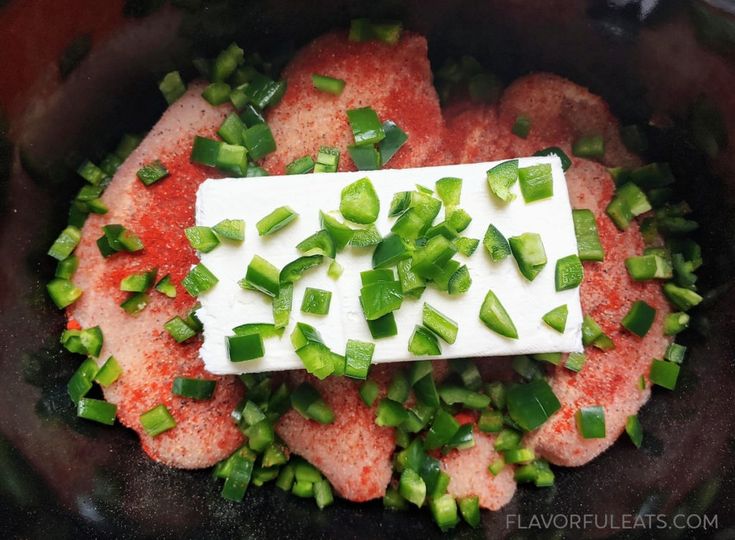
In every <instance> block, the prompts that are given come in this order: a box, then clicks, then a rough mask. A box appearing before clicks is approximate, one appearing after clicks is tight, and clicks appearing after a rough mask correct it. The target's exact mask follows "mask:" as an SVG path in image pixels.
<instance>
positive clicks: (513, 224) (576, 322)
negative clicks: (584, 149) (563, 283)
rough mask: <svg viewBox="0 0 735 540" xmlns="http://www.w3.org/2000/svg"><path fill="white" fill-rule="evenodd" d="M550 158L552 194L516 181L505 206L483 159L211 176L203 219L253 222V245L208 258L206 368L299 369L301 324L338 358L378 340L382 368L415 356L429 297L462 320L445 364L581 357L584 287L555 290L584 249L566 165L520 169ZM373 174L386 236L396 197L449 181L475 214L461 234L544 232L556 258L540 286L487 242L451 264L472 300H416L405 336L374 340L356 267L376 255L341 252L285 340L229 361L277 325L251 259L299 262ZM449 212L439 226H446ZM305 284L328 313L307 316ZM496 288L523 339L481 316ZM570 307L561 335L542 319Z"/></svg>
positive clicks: (202, 202)
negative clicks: (262, 224) (568, 263)
mask: <svg viewBox="0 0 735 540" xmlns="http://www.w3.org/2000/svg"><path fill="white" fill-rule="evenodd" d="M539 163H550V164H551V165H552V170H553V177H554V196H553V197H551V198H549V199H546V200H542V201H536V202H533V203H528V204H527V203H525V202H524V200H523V197H522V196H521V195H520V189H519V187H518V184H516V185H515V186H514V187H513V192H514V193H516V194H517V197H516V199H515V200H513V201H512V202H510V203H509V204H502V203H500V202H499V201H498V200H497V199H496V198H495V197H494V196H493V195H492V194H491V193H490V190H489V188H488V186H487V181H486V171H487V170H488V169H490V168H491V167H492V166H493V165H495V164H497V162H496V163H476V164H468V165H451V166H441V167H426V168H417V169H401V170H398V169H388V170H382V171H362V172H349V173H331V174H330V173H321V174H305V175H292V176H276V177H259V178H239V179H221V180H207V181H206V182H204V183H203V184H202V185H201V186H200V188H199V191H198V193H197V201H196V224H197V225H203V226H213V225H215V224H216V223H218V222H220V221H221V220H223V219H243V220H245V222H246V233H245V241H244V242H243V243H241V244H235V243H232V242H228V241H223V242H222V243H221V244H220V245H219V246H218V247H217V248H215V249H214V250H213V251H211V252H210V253H204V254H201V261H202V263H203V264H204V265H205V266H207V268H209V269H210V270H211V271H212V272H213V273H214V274H215V275H216V276H217V277H218V278H219V283H218V284H217V285H216V286H215V287H214V288H213V289H211V290H210V291H208V292H207V293H205V294H203V295H201V296H200V298H199V300H200V302H201V304H202V307H201V309H200V310H199V312H198V314H199V318H200V319H201V321H202V323H203V324H204V344H203V345H202V347H201V350H200V355H201V358H202V359H203V360H204V364H205V367H206V369H207V370H208V371H210V372H211V373H215V374H228V373H251V372H259V371H278V370H284V369H300V368H303V365H302V364H301V360H300V359H299V357H298V356H297V355H296V353H295V352H294V350H293V347H292V345H291V340H290V339H289V336H290V334H291V331H292V329H293V326H294V324H295V323H296V322H297V321H303V322H306V323H308V324H311V325H313V326H314V327H316V328H317V330H319V332H320V333H321V335H322V337H323V338H324V342H325V344H326V345H327V346H329V347H330V348H331V349H332V350H333V351H335V352H337V353H340V354H343V353H344V349H345V343H346V341H347V339H357V340H363V341H374V343H375V344H376V346H375V354H374V357H373V362H374V363H379V362H402V361H408V360H419V359H424V358H426V357H415V356H413V355H412V354H410V353H409V352H408V340H409V338H410V336H411V334H412V332H413V329H414V327H415V326H416V325H417V324H421V318H422V317H421V313H422V307H423V304H424V302H428V303H429V304H431V305H432V306H434V307H435V308H436V309H438V310H439V311H440V312H441V313H443V314H444V315H446V316H448V317H450V318H452V319H454V320H455V321H456V322H457V323H458V325H459V333H458V337H457V340H456V342H455V343H454V344H453V345H448V344H446V343H443V342H441V347H442V355H441V357H442V358H469V357H483V356H505V355H516V354H524V353H540V352H557V351H562V352H572V351H582V341H581V336H582V334H581V326H582V309H581V306H580V299H579V289H578V288H577V289H572V290H568V291H563V292H556V290H555V286H554V268H555V265H556V261H557V259H559V258H561V257H564V256H566V255H570V254H573V253H576V252H577V242H576V238H575V234H574V225H573V223H572V214H571V207H570V204H569V195H568V192H567V185H566V181H565V178H564V173H563V171H562V167H561V163H560V161H559V159H558V158H556V157H554V156H552V157H532V158H521V159H520V164H519V165H520V166H521V167H526V166H529V165H536V164H539ZM365 176H367V177H368V178H370V180H371V181H372V183H373V186H374V187H375V190H376V192H377V193H378V196H379V197H380V205H381V206H380V216H379V217H378V220H377V222H376V226H377V227H378V230H379V231H380V233H381V234H382V235H383V236H386V235H387V234H388V233H389V231H390V228H391V226H392V224H393V222H394V221H395V219H394V218H388V208H389V205H390V202H391V199H392V197H393V195H394V194H395V193H396V192H399V191H411V190H414V189H415V186H416V184H421V185H423V186H427V187H430V188H433V187H434V183H435V182H436V180H438V179H440V178H443V177H457V178H461V179H462V180H463V183H462V198H461V204H460V207H461V208H463V209H464V210H465V211H467V212H468V213H469V215H470V216H472V223H471V224H470V225H469V227H468V228H467V229H466V230H465V231H464V232H462V235H463V236H467V237H470V238H478V239H480V240H481V241H482V238H483V236H484V234H485V231H486V229H487V226H488V224H490V223H492V224H493V225H495V226H496V227H497V228H498V229H499V230H500V231H501V232H502V233H503V235H505V237H506V238H508V237H510V236H516V235H519V234H522V233H524V232H536V233H539V234H540V235H541V238H542V240H543V243H544V248H545V250H546V256H547V260H548V263H547V264H546V267H545V268H544V269H543V270H542V272H541V273H540V274H539V275H538V276H537V277H536V279H535V280H534V281H532V282H529V281H527V280H526V279H525V278H524V277H523V276H522V275H521V274H520V272H519V271H518V267H517V265H516V263H515V260H514V259H513V257H512V256H511V257H508V258H507V259H505V260H504V261H502V262H500V263H493V262H492V261H491V260H490V257H489V255H488V253H487V251H486V250H485V248H484V247H483V246H482V243H481V244H480V246H479V247H478V249H477V251H476V252H475V253H474V254H473V255H472V256H471V257H469V258H466V257H463V256H462V255H460V254H458V255H456V256H455V258H456V259H457V260H458V261H460V262H461V263H462V264H466V265H467V267H468V268H469V271H470V275H471V277H472V286H471V288H470V290H469V291H468V292H467V293H465V294H464V295H460V296H449V295H448V294H446V293H443V292H440V291H438V290H436V289H434V288H432V287H427V289H426V291H425V292H424V294H423V295H422V296H421V298H420V299H419V300H415V299H411V298H405V299H404V301H403V306H402V307H401V309H399V310H398V311H396V312H395V317H396V322H397V325H398V335H396V336H394V337H390V338H385V339H379V340H373V339H372V338H371V336H370V332H369V330H368V327H367V324H366V322H365V319H364V317H363V314H362V310H361V308H360V303H359V299H358V296H359V292H360V287H361V283H360V272H362V271H364V270H370V269H371V268H372V265H371V256H372V252H373V248H367V249H357V248H351V247H349V246H348V247H347V248H345V250H344V251H342V252H341V253H338V254H337V261H338V262H339V264H341V265H342V266H343V267H344V273H343V274H342V276H341V277H340V278H339V279H338V280H333V279H331V278H330V277H328V276H327V268H328V266H329V265H328V263H325V264H323V265H322V266H320V267H318V268H316V269H313V270H310V271H309V272H308V273H307V274H306V275H305V276H304V277H303V278H302V279H301V280H300V281H298V282H297V283H296V285H295V287H294V295H293V310H292V312H291V321H290V324H289V326H288V327H287V328H286V331H285V332H284V335H283V337H282V338H281V339H278V338H270V339H266V340H265V350H266V354H265V356H264V357H263V358H261V359H258V360H252V361H247V362H239V363H232V362H230V361H229V359H228V355H227V349H226V345H225V338H226V336H228V335H232V329H233V328H234V327H235V326H238V325H241V324H244V323H257V322H272V321H273V316H272V310H271V302H270V298H268V297H266V296H265V295H263V294H261V293H259V292H255V291H246V290H243V289H242V288H241V287H240V286H239V285H238V281H239V280H240V279H242V278H243V277H244V275H245V271H246V268H247V265H248V264H249V263H250V261H251V259H252V258H253V256H254V255H256V254H257V255H260V256H261V257H263V258H265V259H266V260H268V261H269V262H270V263H272V264H274V265H275V266H276V267H278V268H282V267H283V266H284V265H286V264H287V263H289V262H290V261H292V260H294V259H296V258H297V257H299V256H300V254H299V253H298V251H297V250H296V247H295V246H296V244H298V243H299V242H300V241H301V240H303V239H304V238H306V237H308V236H310V235H311V234H313V233H315V232H316V231H318V230H319V229H320V228H321V227H320V225H319V211H320V210H324V211H325V212H330V211H334V210H336V209H337V208H338V207H339V203H340V192H341V190H342V188H343V187H345V186H346V185H348V184H350V183H351V182H354V181H355V180H357V179H359V178H363V177H365ZM280 206H289V207H290V208H292V209H293V210H295V211H296V212H297V213H298V214H299V217H298V218H297V220H296V221H295V222H293V223H291V224H290V225H288V226H287V227H286V228H285V229H283V230H281V231H279V232H277V233H275V234H273V235H272V236H265V237H260V236H258V233H257V230H256V229H255V223H256V222H257V221H258V220H260V219H261V218H262V217H263V216H265V215H267V214H268V213H270V212H271V211H272V210H274V209H275V208H277V207H280ZM443 215H444V210H443V209H442V212H441V213H440V214H439V216H437V219H436V220H435V223H438V222H440V221H441V220H442V219H443ZM306 287H316V288H320V289H325V290H329V291H332V302H331V307H330V310H329V314H328V315H326V316H316V315H309V314H305V313H302V312H301V311H300V307H301V301H302V299H303V295H304V290H305V288H306ZM489 289H492V290H493V291H494V292H495V294H496V295H497V296H498V298H499V299H500V301H501V302H502V304H503V305H504V307H505V309H506V310H507V311H508V313H509V314H510V316H511V318H512V319H513V322H514V323H515V326H516V328H517V329H518V336H519V338H518V339H516V340H513V339H507V338H504V337H501V336H499V335H498V334H496V333H494V332H492V331H491V330H490V329H489V328H487V327H486V326H485V325H484V324H483V323H482V322H481V321H480V319H479V312H480V305H481V304H482V302H483V300H484V298H485V295H486V294H487V291H488V290H489ZM561 304H567V306H568V308H569V316H568V319H567V326H566V331H565V332H564V333H563V334H559V333H558V332H556V331H555V330H552V329H551V328H549V327H548V326H547V325H546V324H545V323H543V321H542V320H541V317H542V316H543V315H544V314H545V313H547V312H548V311H550V310H551V309H553V308H555V307H557V306H559V305H561Z"/></svg>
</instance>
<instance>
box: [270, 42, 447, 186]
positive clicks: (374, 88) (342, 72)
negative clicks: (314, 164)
mask: <svg viewBox="0 0 735 540" xmlns="http://www.w3.org/2000/svg"><path fill="white" fill-rule="evenodd" d="M427 50H428V48H427V44H426V39H425V38H424V37H422V36H419V35H417V34H413V33H411V32H404V33H403V35H402V36H401V40H400V42H399V43H398V44H396V45H388V44H386V43H381V42H378V41H371V42H368V43H355V42H352V41H349V40H348V39H347V35H346V33H345V32H332V33H329V34H325V35H323V36H321V37H319V38H317V39H315V40H314V41H312V42H311V43H309V44H308V45H306V46H305V47H304V48H303V49H302V50H301V51H299V52H298V53H297V54H296V56H295V57H294V59H293V60H292V61H291V62H290V63H289V65H288V66H287V67H286V69H285V70H284V72H283V77H284V78H285V79H286V81H287V83H288V86H287V90H286V94H285V95H284V97H283V99H282V100H281V102H280V103H279V104H278V105H277V106H276V107H274V108H273V110H271V111H269V113H268V125H269V126H270V127H271V130H272V131H273V136H274V137H275V139H276V141H277V145H278V149H277V150H276V152H274V153H273V154H270V155H269V156H267V157H266V158H265V160H264V164H263V166H264V167H265V168H266V169H267V170H268V171H269V172H270V173H271V174H284V172H285V167H286V165H288V164H289V163H290V162H291V161H293V160H294V159H297V158H300V157H302V156H304V155H310V156H313V157H316V154H317V152H318V151H319V148H320V147H321V146H336V147H337V148H339V150H340V151H341V152H342V156H341V159H340V170H342V171H344V170H355V167H354V164H353V163H352V160H351V159H350V158H349V156H348V154H347V146H348V145H350V144H352V142H353V136H352V131H351V129H350V125H349V122H348V120H347V114H346V112H347V110H348V109H355V108H358V107H368V106H369V107H372V108H373V109H374V110H375V112H376V113H378V116H379V117H380V119H381V120H383V121H385V120H392V121H393V122H395V123H396V124H398V125H399V126H400V127H401V129H403V130H404V131H405V132H406V133H407V134H408V142H407V143H406V144H405V146H404V147H403V148H401V151H400V152H399V153H398V154H396V155H395V157H394V158H393V159H392V160H391V161H390V163H389V164H388V167H390V168H392V169H400V168H404V167H420V166H424V165H430V164H436V163H437V161H440V160H443V159H444V157H443V150H442V143H443V138H442V134H443V130H444V120H443V118H442V115H441V110H440V109H439V100H438V98H437V95H436V90H435V89H434V86H433V84H432V75H431V66H430V65H429V59H428V57H427ZM314 73H317V74H321V75H328V76H330V77H335V78H338V79H342V80H344V81H345V88H344V91H343V92H342V94H341V95H339V96H335V95H332V94H329V93H326V92H322V91H319V90H317V89H315V88H314V85H313V83H312V80H311V76H312V74H314ZM437 154H439V155H440V156H441V157H439V158H437Z"/></svg>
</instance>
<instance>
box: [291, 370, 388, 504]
mask: <svg viewBox="0 0 735 540" xmlns="http://www.w3.org/2000/svg"><path fill="white" fill-rule="evenodd" d="M305 379H306V380H308V382H309V383H310V384H312V385H313V386H314V387H315V388H316V389H317V390H319V392H320V393H321V395H322V396H323V398H324V400H325V401H326V402H327V404H328V405H329V406H330V407H331V408H332V410H333V411H334V415H335V420H334V423H332V424H326V425H324V424H319V423H317V422H314V421H313V420H306V419H305V418H304V417H302V416H301V415H300V414H299V413H298V412H296V411H295V410H294V409H290V410H289V411H288V412H286V414H284V415H283V416H282V417H281V419H280V421H279V422H278V426H277V432H278V434H279V435H280V436H281V438H282V439H283V441H284V442H285V443H286V445H287V446H288V447H289V449H290V450H291V451H292V452H294V453H296V454H299V455H301V456H303V457H304V458H306V459H307V460H308V461H309V462H311V463H312V464H313V465H315V466H316V467H318V468H319V470H321V471H322V472H323V473H324V476H326V477H327V478H328V479H329V482H330V483H331V484H332V486H334V489H335V490H336V491H337V493H338V494H339V495H340V496H342V497H344V498H346V499H349V500H351V501H356V502H362V501H368V500H370V499H375V498H376V497H382V496H383V495H384V494H385V488H386V486H387V485H388V483H389V482H390V479H391V476H392V474H393V466H392V463H391V456H392V455H393V449H394V448H395V445H396V442H395V437H394V435H393V429H389V428H383V427H379V426H377V425H376V424H375V407H376V405H377V400H376V403H375V404H373V406H372V407H367V406H366V405H365V403H364V402H363V401H362V399H361V398H360V394H359V393H358V391H357V389H358V387H359V383H358V382H357V381H354V380H351V379H347V378H343V377H328V378H327V379H325V380H324V381H318V380H316V379H315V378H314V377H311V376H307V375H306V374H305V373H304V372H303V371H299V372H292V373H291V381H292V383H294V384H297V383H299V382H301V381H303V380H305ZM383 386H384V385H383Z"/></svg>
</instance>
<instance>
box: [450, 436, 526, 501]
mask: <svg viewBox="0 0 735 540" xmlns="http://www.w3.org/2000/svg"><path fill="white" fill-rule="evenodd" d="M474 439H475V445H474V446H473V447H472V448H468V449H466V450H452V451H451V452H449V454H447V455H446V456H444V457H442V458H441V467H442V470H443V471H444V472H445V473H447V474H448V475H449V476H450V480H449V487H448V488H447V491H448V492H449V494H450V495H452V496H454V497H457V498H462V497H471V496H477V497H479V499H480V506H481V507H482V508H487V509H488V510H498V509H500V508H502V507H503V506H505V505H506V504H507V503H508V502H509V501H510V500H511V499H512V498H513V494H514V493H515V491H516V481H515V480H514V478H513V467H512V466H510V465H506V466H505V467H504V468H503V470H502V471H500V473H498V475H497V476H493V474H492V473H491V472H490V471H489V470H488V465H490V464H491V463H492V462H494V461H495V460H496V459H498V458H499V457H501V456H500V454H499V453H498V452H497V451H496V450H495V448H494V447H493V443H494V442H495V437H493V436H492V435H487V434H485V433H482V432H480V431H478V429H477V428H475V432H474Z"/></svg>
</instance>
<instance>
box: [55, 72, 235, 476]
mask: <svg viewBox="0 0 735 540" xmlns="http://www.w3.org/2000/svg"><path fill="white" fill-rule="evenodd" d="M202 89H203V85H201V84H196V85H193V86H192V87H191V88H190V90H189V91H188V92H187V93H186V94H185V95H184V96H183V97H181V98H180V99H179V100H178V101H176V102H175V103H174V104H173V105H171V106H170V107H169V108H168V110H167V111H166V112H165V113H164V114H163V116H162V117H161V119H160V120H159V121H158V123H156V125H155V126H153V128H152V129H151V131H150V133H149V134H148V135H147V136H146V138H145V140H144V141H143V142H142V143H141V145H140V146H139V147H138V148H137V149H136V150H135V151H134V152H133V154H131V156H130V157H129V158H128V159H127V160H126V161H125V163H124V164H123V165H122V166H121V167H120V169H119V170H118V171H117V173H116V174H115V177H114V179H113V181H112V183H111V184H110V186H109V188H108V189H107V190H106V192H105V194H104V196H103V200H104V202H105V203H106V204H107V206H108V207H109V209H110V210H109V212H108V213H107V214H104V215H94V214H92V215H91V216H90V217H89V219H88V220H87V222H86V224H85V225H84V229H83V236H82V242H81V244H80V245H79V247H78V248H77V255H78V256H79V259H80V265H79V269H78V270H77V272H76V274H75V276H74V281H75V282H76V283H77V285H78V286H79V287H81V289H82V290H83V291H84V293H83V295H82V297H81V299H80V300H79V301H78V302H77V303H76V304H74V305H73V306H72V307H71V308H70V309H69V310H68V316H69V318H70V321H75V322H76V323H78V324H80V325H81V326H82V327H85V328H87V327H91V326H95V325H99V326H100V327H101V328H102V331H103V334H104V348H103V350H102V354H101V355H100V359H101V360H104V359H106V358H107V356H109V355H114V356H115V358H116V359H117V361H118V362H119V363H120V365H121V366H122V369H123V374H122V376H121V377H120V379H118V381H117V382H115V383H114V384H112V385H111V386H109V387H108V388H106V389H104V393H105V398H106V399H107V400H108V401H110V402H112V403H115V404H117V406H118V419H119V420H120V421H121V422H122V423H123V424H124V425H126V426H128V427H130V428H132V429H134V430H135V431H137V432H138V434H139V435H140V439H141V443H142V445H143V448H144V449H145V451H146V452H147V453H148V454H149V455H150V456H151V457H152V458H153V459H155V460H157V461H161V462H163V463H166V464H167V465H171V466H174V467H182V468H199V467H207V466H209V465H212V464H214V463H216V462H217V461H219V460H221V459H223V458H225V457H227V456H228V455H229V454H230V453H232V452H233V451H234V450H235V449H236V448H237V447H238V446H239V445H240V444H242V435H241V434H240V432H239V430H238V429H237V427H236V426H235V424H234V423H233V422H232V421H231V420H230V417H229V415H230V412H231V411H232V409H233V408H234V407H235V405H236V404H237V402H238V401H239V399H240V397H241V396H242V388H241V385H240V383H239V382H238V381H237V380H236V379H235V378H233V377H214V376H211V375H209V374H207V373H205V372H204V366H203V364H202V362H201V360H200V359H199V356H198V349H199V341H195V342H193V343H187V344H177V343H176V342H175V341H174V340H173V339H172V338H171V337H170V336H169V334H168V333H167V332H166V330H164V328H163V324H164V323H165V322H166V321H167V320H169V319H170V318H171V317H173V316H175V315H186V313H187V312H188V311H189V309H191V308H192V307H193V305H194V303H195V300H194V299H193V298H192V297H191V296H189V295H188V294H187V292H186V291H185V290H184V288H183V287H182V286H180V285H178V283H179V282H180V281H181V279H182V278H183V277H184V276H185V275H186V273H187V272H188V270H189V268H190V266H191V265H192V264H195V263H196V262H197V258H196V255H195V254H194V250H193V249H192V248H191V247H190V246H189V243H188V242H187V240H186V238H185V236H184V228H186V227H189V226H191V225H193V224H194V223H193V222H194V199H195V194H196V189H197V186H198V185H199V183H200V182H201V181H203V180H204V179H206V178H208V177H209V176H212V174H213V171H212V170H211V169H208V168H205V167H199V166H196V165H192V164H190V163H189V154H190V152H191V145H192V142H193V140H194V136H195V135H197V134H199V135H205V136H212V135H213V134H214V131H215V130H216V128H217V126H218V125H219V124H220V123H221V122H222V120H223V119H224V117H225V115H226V114H227V112H228V108H227V107H220V108H214V107H212V106H211V105H209V104H208V103H207V102H206V101H204V100H203V99H202V97H201V95H200V94H201V91H202ZM156 159H159V160H161V162H162V163H163V164H164V165H165V166H166V167H167V168H168V170H169V171H170V172H171V175H170V176H169V177H167V178H165V179H163V180H161V181H159V182H158V183H156V184H154V185H152V186H150V187H146V186H144V185H143V183H142V182H141V181H140V180H138V178H137V177H136V172H137V171H138V169H139V168H140V167H141V166H143V165H144V164H147V163H150V162H151V161H154V160H156ZM110 223H119V224H121V225H124V226H125V227H127V228H129V229H130V230H132V231H133V232H135V233H136V234H138V235H139V236H140V237H141V239H142V240H143V243H144V245H145V248H144V249H143V251H141V252H139V253H136V254H129V253H118V254H115V255H113V256H111V257H109V258H107V259H105V258H103V257H102V255H101V254H100V252H99V249H98V248H97V245H96V240H97V239H98V238H99V237H100V236H101V235H102V226H103V225H106V224H110ZM155 267H157V268H158V276H159V278H161V277H163V276H164V275H166V274H168V273H170V274H171V277H172V279H173V282H174V283H176V284H177V287H176V288H177V293H178V295H177V297H176V299H175V300H172V299H169V298H167V297H165V296H163V295H162V294H159V293H157V292H151V302H150V304H149V305H148V307H146V308H145V309H144V310H143V311H142V312H141V313H140V314H138V315H136V316H130V315H128V314H127V313H125V312H124V311H123V309H122V308H121V307H120V305H119V304H120V302H121V301H123V300H124V298H125V296H126V294H127V293H122V292H121V291H120V280H121V279H122V278H123V277H125V276H126V275H128V274H130V273H132V272H140V271H146V270H149V269H151V268H155ZM178 376H188V377H202V376H203V377H207V378H211V379H216V380H217V381H218V384H217V388H216V390H215V394H214V398H213V399H212V400H211V401H194V400H191V399H185V398H180V397H177V396H174V395H173V394H172V393H171V385H172V383H173V380H174V378H176V377H178ZM159 403H163V404H164V405H166V406H167V407H168V409H169V411H170V412H171V414H172V415H173V417H174V419H175V420H176V422H177V425H176V427H175V428H174V429H172V430H170V431H167V432H166V433H163V434H161V435H159V436H157V437H150V436H148V435H146V434H145V433H144V431H143V428H142V426H141V424H140V420H139V417H140V414H141V413H143V412H145V411H147V410H149V409H150V408H152V407H154V406H156V405H158V404H159Z"/></svg>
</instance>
